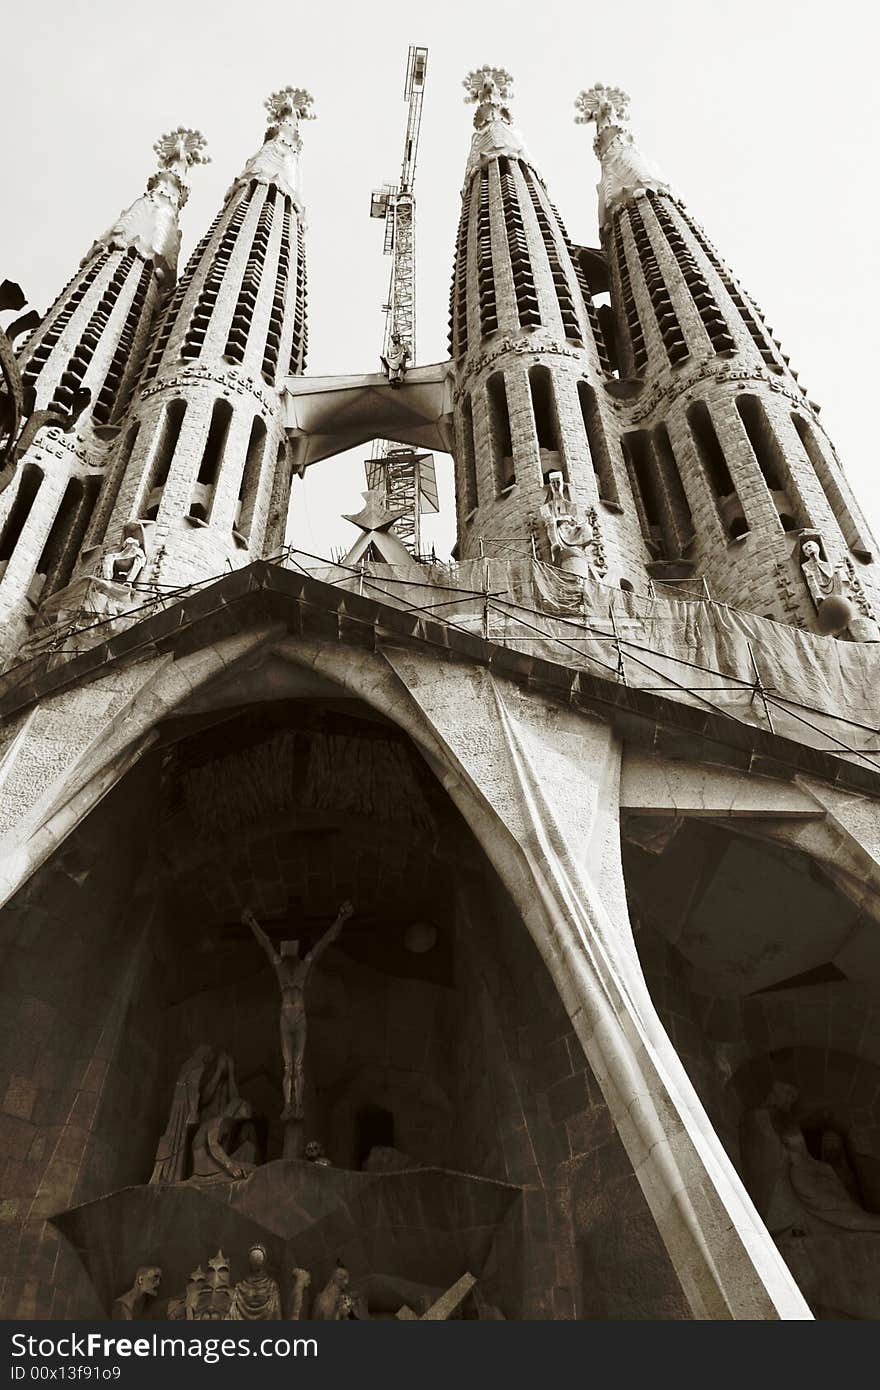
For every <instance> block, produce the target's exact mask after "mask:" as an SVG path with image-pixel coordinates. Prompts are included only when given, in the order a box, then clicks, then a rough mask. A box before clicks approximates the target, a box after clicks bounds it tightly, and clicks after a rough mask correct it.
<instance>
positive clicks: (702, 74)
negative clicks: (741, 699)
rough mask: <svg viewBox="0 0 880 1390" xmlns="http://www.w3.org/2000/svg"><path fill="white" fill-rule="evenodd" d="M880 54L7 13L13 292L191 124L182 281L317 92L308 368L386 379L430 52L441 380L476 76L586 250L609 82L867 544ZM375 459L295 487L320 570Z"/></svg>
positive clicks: (83, 247)
mask: <svg viewBox="0 0 880 1390" xmlns="http://www.w3.org/2000/svg"><path fill="white" fill-rule="evenodd" d="M878 28H880V25H878V19H877V6H876V5H874V4H871V3H868V0H864V2H863V3H855V0H835V3H829V2H828V0H825V2H824V3H816V0H800V2H799V3H795V2H794V0H738V3H729V4H728V3H722V0H665V3H663V4H658V3H657V0H630V3H628V4H617V5H614V4H599V3H593V4H587V3H583V0H581V2H580V3H578V2H576V0H528V3H523V2H522V0H513V3H511V2H510V0H503V2H499V0H495V2H494V3H492V4H485V5H479V4H475V3H473V0H445V3H442V4H440V3H437V0H432V3H430V4H428V3H424V0H410V3H408V4H400V3H398V4H393V3H390V4H389V3H385V4H379V3H374V4H365V3H352V2H351V0H345V3H332V0H330V2H328V3H322V4H318V3H310V4H308V5H306V4H301V3H296V0H294V2H293V3H286V4H282V3H280V2H279V0H247V3H246V4H233V3H230V0H210V2H209V0H151V3H150V4H149V5H134V4H131V3H129V4H124V3H122V4H121V3H120V0H89V2H88V3H86V4H71V3H70V0H43V3H41V4H40V5H30V6H26V5H17V6H15V7H14V9H13V7H12V6H11V5H10V4H8V5H7V10H6V14H5V16H4V24H3V29H4V39H5V40H6V42H5V44H4V48H5V52H6V55H7V62H6V64H5V68H4V96H5V98H6V102H5V107H6V112H7V118H6V123H5V132H4V133H5V149H4V165H5V178H4V188H5V194H6V201H5V216H4V218H3V223H2V230H0V238H2V244H0V253H2V254H0V272H2V275H5V276H8V277H9V278H11V279H15V280H18V281H20V283H21V284H22V286H23V287H24V289H25V291H26V293H27V294H28V296H29V298H30V302H31V303H32V304H33V305H35V306H36V307H37V308H39V309H41V310H42V309H45V308H46V306H47V305H48V304H49V303H50V302H51V300H52V299H53V298H54V296H55V295H56V294H57V293H58V291H59V289H60V288H61V286H62V285H63V284H64V283H65V282H66V281H67V280H68V279H69V278H70V276H71V275H72V273H73V271H74V270H75V268H76V265H77V263H78V261H79V259H80V257H81V256H82V255H83V254H84V253H85V252H86V251H87V250H88V248H89V246H90V244H91V242H92V240H93V239H94V237H95V236H96V235H97V234H98V233H99V232H100V231H102V230H103V228H104V227H106V226H107V225H109V224H110V223H111V222H112V221H113V220H114V219H115V217H116V215H117V213H118V211H119V210H120V208H121V207H123V206H124V205H126V204H128V203H129V202H131V201H132V200H133V199H134V198H135V197H136V196H137V194H138V193H139V192H140V191H141V189H142V187H143V185H144V182H145V180H146V178H147V177H148V176H149V174H150V173H151V171H152V169H153V167H154V161H153V155H152V150H151V147H152V144H153V142H154V140H155V139H156V138H157V136H158V135H160V134H161V133H162V132H163V131H165V130H168V129H171V128H173V127H175V126H177V125H179V124H186V125H195V126H198V127H199V128H200V129H201V130H202V131H204V133H205V135H206V136H207V138H208V144H209V149H210V153H211V155H212V157H213V163H212V164H210V165H208V166H207V167H206V168H201V169H195V170H194V171H193V175H192V183H193V193H192V196H191V198H190V201H189V203H188V205H187V207H186V209H185V211H184V216H183V234H184V248H183V249H184V255H183V258H182V261H181V264H183V260H185V257H186V254H187V252H188V251H189V249H190V247H191V246H192V245H193V244H194V242H195V241H197V240H198V238H199V236H200V235H201V234H202V233H203V232H204V230H205V228H206V227H207V225H208V223H209V222H210V221H211V220H212V218H213V217H214V215H215V212H216V211H217V209H218V207H219V206H220V203H221V201H222V198H223V195H224V192H225V190H226V188H227V187H228V185H229V182H230V179H231V178H232V177H233V176H234V175H235V174H236V173H237V172H238V170H239V169H240V167H241V165H242V164H243V162H244V160H245V159H246V158H247V157H248V156H249V155H250V154H251V153H253V151H254V150H255V149H257V148H258V147H259V144H260V141H261V137H262V133H263V129H264V115H265V113H264V111H263V107H262V102H263V100H264V98H265V97H266V96H267V95H268V94H269V93H270V92H272V91H274V90H275V89H277V88H278V87H281V86H285V85H287V84H288V83H291V84H293V85H295V86H304V87H306V88H307V89H308V90H309V91H310V92H311V93H312V94H313V96H314V99H315V111H316V114H317V118H318V119H317V120H315V121H314V122H312V123H310V124H309V125H308V126H307V127H306V128H305V152H304V169H305V178H304V183H305V192H306V199H307V203H308V218H309V231H308V260H309V329H310V354H309V363H308V369H307V370H308V371H309V372H312V373H315V374H324V373H333V372H339V373H346V372H357V371H372V370H378V365H377V356H378V352H379V345H380V341H381V335H382V315H381V307H380V306H381V304H382V302H383V299H384V297H385V293H386V285H387V275H388V268H389V262H388V261H387V260H386V259H385V258H383V256H382V245H381V242H382V232H381V224H380V223H377V222H371V221H370V219H369V216H368V214H369V196H370V190H371V188H372V187H373V186H374V185H379V184H381V183H383V182H386V181H391V180H393V179H394V178H396V176H397V172H398V170H399V165H400V158H401V153H402V144H403V131H404V119H405V104H404V102H403V99H402V98H403V80H404V74H405V67H406V55H407V47H408V45H409V44H410V43H417V44H422V45H426V46H427V47H428V49H429V58H428V77H427V88H426V95H425V103H424V118H423V123H422V140H421V149H420V155H419V163H418V174H417V179H416V194H417V203H418V289H419V300H418V359H419V361H420V362H432V361H438V360H440V359H443V358H445V356H446V329H447V301H448V293H449V279H450V274H451V269H452V253H453V242H454V237H455V229H456V222H457V218H458V207H459V190H460V187H461V180H462V174H463V170H464V161H465V157H466V154H467V149H468V144H469V140H470V130H471V119H472V112H473V108H472V107H469V106H466V105H465V104H464V102H463V91H462V86H461V80H462V78H463V76H464V74H465V73H466V72H467V71H468V70H469V69H471V68H474V67H478V66H480V65H481V64H483V63H490V64H492V65H494V66H499V67H505V68H508V69H509V70H510V71H511V72H512V73H513V76H514V79H515V85H514V100H513V103H512V106H513V113H514V118H515V120H516V123H517V125H518V126H519V127H520V129H521V130H522V131H523V133H524V135H525V137H526V140H527V143H528V146H529V149H530V151H531V153H532V156H533V158H534V159H535V162H536V163H537V165H538V167H539V168H540V169H541V171H542V173H543V174H544V176H545V177H546V179H547V181H548V184H549V187H550V190H551V194H552V196H553V198H554V201H555V202H556V204H557V205H558V207H559V209H560V211H561V213H562V216H563V218H564V219H565V221H566V223H567V225H568V229H569V232H570V233H571V235H572V237H573V238H574V240H575V241H580V242H584V243H587V244H592V245H595V244H596V243H597V229H596V196H595V184H596V180H597V166H596V162H595V159H594V156H593V153H592V149H591V139H592V135H591V129H590V128H584V127H579V126H575V125H574V124H573V116H574V108H573V102H574V98H575V96H576V95H577V93H578V91H580V89H581V88H582V87H587V86H591V85H592V84H593V83H594V82H596V81H602V82H606V83H611V84H616V85H619V86H622V87H624V88H625V89H626V90H627V91H629V93H630V95H631V97H632V114H633V127H634V129H635V131H636V134H637V138H638V139H639V141H640V143H641V145H642V146H643V148H644V149H645V151H646V152H647V153H649V154H650V155H651V156H652V157H654V158H655V159H656V161H657V162H658V164H659V165H660V167H661V169H662V170H663V171H664V173H665V174H666V176H667V178H668V179H669V180H670V181H671V182H672V184H673V186H674V187H675V188H676V189H677V191H678V192H679V194H680V195H681V196H682V197H683V198H684V199H685V200H686V201H687V203H688V205H689V207H690V208H691V211H692V212H693V214H694V215H695V216H696V218H697V219H698V220H699V221H700V222H702V223H703V225H704V226H705V227H706V229H707V231H708V233H709V236H710V238H711V240H712V241H713V242H714V243H715V244H716V246H717V247H718V248H719V250H720V251H721V254H722V255H723V256H724V257H725V259H726V260H727V261H728V263H729V264H730V265H731V266H732V268H733V270H734V272H735V274H736V275H737V276H738V277H739V278H740V279H741V280H742V281H743V282H744V284H745V286H746V288H747V290H748V291H749V292H750V293H751V294H752V296H753V297H754V298H755V299H756V300H757V302H758V304H759V305H761V306H762V308H763V309H764V310H765V311H766V313H767V315H768V318H769V322H770V323H771V325H772V326H773V328H774V329H775V331H776V334H777V336H778V337H780V338H781V339H782V342H783V345H784V348H785V350H786V352H788V353H789V354H790V356H791V360H792V365H793V366H794V367H795V368H796V369H797V370H798V371H799V372H800V374H801V380H802V381H803V383H804V384H805V385H806V386H807V388H808V390H809V392H810V394H811V396H812V397H813V399H815V400H816V401H818V402H819V403H820V404H821V405H822V407H823V419H824V420H825V422H826V424H827V426H828V428H829V430H830V432H831V435H832V437H833V438H834V439H835V440H836V442H837V444H838V447H839V449H840V452H841V454H842V457H843V459H844V463H845V465H846V467H847V471H848V473H849V476H850V478H851V480H852V482H853V484H854V487H855V489H856V492H857V494H858V496H859V498H860V500H861V501H862V504H863V506H864V507H865V508H866V510H867V512H868V515H869V518H870V519H871V520H872V523H873V525H874V529H875V531H877V530H880V469H878V463H877V457H876V456H877V448H876V443H875V435H876V425H875V422H874V414H875V410H876V398H877V396H878V393H880V348H878V333H877V327H876V317H877V312H878V307H880V285H878V280H880V273H878V257H877V254H876V249H875V248H876V221H877V202H878V198H877V193H876V184H877V167H878V153H880V86H878V82H877V78H876V63H877V57H876V55H877V50H878V39H880V33H878ZM365 452H366V451H359V453H358V455H357V456H356V457H354V458H352V457H350V456H346V457H343V458H340V459H331V460H329V461H327V462H326V463H323V464H319V465H317V466H316V467H315V468H313V469H312V470H311V472H310V473H309V475H308V478H307V479H306V482H305V483H304V484H299V483H297V484H296V485H295V493H294V507H295V509H296V511H295V517H294V523H293V536H294V538H295V539H296V541H297V543H298V544H299V545H301V546H302V547H303V548H304V549H307V550H313V551H315V552H317V553H319V554H322V555H326V554H328V553H329V551H330V548H331V546H334V545H343V546H347V545H348V544H350V543H351V541H352V540H353V539H354V536H355V534H356V533H355V532H354V531H353V528H352V527H351V526H350V525H348V524H347V523H346V522H344V521H341V520H339V514H340V513H341V512H351V511H356V510H358V508H359V505H360V498H359V493H360V491H361V489H362V488H363V487H364V486H365V484H364V483H363V475H362V463H361V459H362V458H363V456H364V454H365ZM440 462H441V464H442V467H441V470H440V472H441V481H442V483H443V492H442V495H443V497H444V500H445V503H446V510H445V515H443V516H441V517H440V518H438V519H436V520H434V521H429V523H428V525H427V526H426V528H425V536H426V543H427V544H430V543H431V541H432V539H433V540H435V541H436V543H437V548H438V553H440V552H444V551H448V547H449V544H450V543H451V540H452V536H453V530H454V519H453V516H452V508H451V469H450V464H449V461H448V459H446V458H445V457H444V458H441V459H440Z"/></svg>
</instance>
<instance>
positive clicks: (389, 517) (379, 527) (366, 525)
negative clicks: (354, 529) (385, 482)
mask: <svg viewBox="0 0 880 1390" xmlns="http://www.w3.org/2000/svg"><path fill="white" fill-rule="evenodd" d="M361 496H362V497H363V499H364V506H363V507H362V508H361V510H360V511H359V512H358V513H357V515H356V516H346V517H344V518H343V519H344V520H345V521H351V522H352V523H353V524H354V525H355V526H359V527H360V528H361V530H362V531H390V530H391V527H392V526H393V525H394V523H395V521H399V520H400V518H401V517H402V516H406V510H407V509H406V507H398V508H397V509H396V510H394V511H391V510H389V508H388V507H387V506H386V504H385V498H384V496H383V494H382V492H381V491H380V489H379V488H370V490H369V492H362V493H361Z"/></svg>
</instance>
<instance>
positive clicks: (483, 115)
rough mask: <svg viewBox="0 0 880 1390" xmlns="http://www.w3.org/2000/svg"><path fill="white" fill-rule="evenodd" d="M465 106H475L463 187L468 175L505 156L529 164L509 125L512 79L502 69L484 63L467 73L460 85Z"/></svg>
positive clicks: (510, 121)
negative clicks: (471, 104) (463, 92)
mask: <svg viewBox="0 0 880 1390" xmlns="http://www.w3.org/2000/svg"><path fill="white" fill-rule="evenodd" d="M461 85H462V86H463V87H464V89H465V92H466V93H467V95H466V96H465V101H466V102H470V101H473V102H476V106H477V109H476V111H475V112H474V137H473V141H472V143H471V152H470V157H469V159H468V163H467V170H466V172H465V185H467V182H468V180H469V179H470V177H471V175H472V174H473V173H474V172H475V171H476V170H477V169H481V168H484V167H485V165H486V164H487V163H488V162H489V161H490V160H492V159H497V158H498V157H499V156H501V155H504V156H506V157H507V158H509V159H524V160H526V162H527V163H529V164H530V163H531V160H530V159H529V156H528V154H527V153H526V149H525V146H524V144H523V140H522V136H521V135H520V133H519V131H518V130H517V129H516V128H515V126H514V125H513V123H512V118H511V115H510V110H509V108H508V106H507V102H508V100H509V99H510V98H511V97H512V96H513V78H512V77H511V75H510V73H509V72H507V70H506V69H505V68H493V67H490V66H489V64H488V63H484V64H483V66H482V67H481V68H476V69H475V70H474V71H473V72H469V73H468V75H467V77H466V78H465V79H464V81H463V82H462V84H461Z"/></svg>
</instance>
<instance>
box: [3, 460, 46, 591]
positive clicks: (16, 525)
mask: <svg viewBox="0 0 880 1390" xmlns="http://www.w3.org/2000/svg"><path fill="white" fill-rule="evenodd" d="M42 481H43V470H42V468H38V467H37V465H36V464H35V463H26V464H25V466H24V468H23V469H22V472H21V479H20V481H19V484H18V492H17V493H16V494H15V501H14V502H13V504H12V506H11V508H10V510H9V515H8V516H7V518H6V524H5V525H4V527H3V534H2V535H0V565H2V566H4V567H5V565H6V564H7V562H8V561H9V560H11V558H12V552H13V551H14V550H15V547H16V545H17V544H18V540H19V537H20V536H21V533H22V531H23V530H24V528H25V525H26V524H27V520H28V517H29V516H30V514H31V508H32V507H33V505H34V502H35V501H36V497H37V493H38V492H39V490H40V485H41V483H42Z"/></svg>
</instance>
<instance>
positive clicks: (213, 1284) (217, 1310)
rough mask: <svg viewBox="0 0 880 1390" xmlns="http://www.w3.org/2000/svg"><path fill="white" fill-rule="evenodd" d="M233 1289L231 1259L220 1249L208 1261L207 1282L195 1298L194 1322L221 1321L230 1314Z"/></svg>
mask: <svg viewBox="0 0 880 1390" xmlns="http://www.w3.org/2000/svg"><path fill="white" fill-rule="evenodd" d="M232 1296H233V1295H232V1289H231V1288H230V1286H229V1261H228V1260H227V1258H226V1256H225V1255H224V1254H223V1251H222V1250H218V1251H217V1254H216V1255H215V1256H214V1258H213V1259H211V1260H209V1261H208V1274H207V1278H206V1280H205V1283H204V1285H203V1287H202V1289H201V1291H200V1292H199V1294H198V1297H197V1298H196V1300H195V1304H194V1308H193V1314H192V1321H193V1322H221V1321H222V1320H223V1319H224V1318H228V1317H229V1316H230V1313H229V1310H230V1308H231V1306H232Z"/></svg>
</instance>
